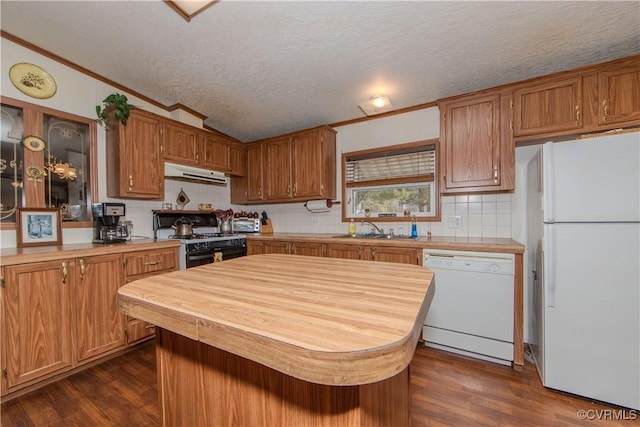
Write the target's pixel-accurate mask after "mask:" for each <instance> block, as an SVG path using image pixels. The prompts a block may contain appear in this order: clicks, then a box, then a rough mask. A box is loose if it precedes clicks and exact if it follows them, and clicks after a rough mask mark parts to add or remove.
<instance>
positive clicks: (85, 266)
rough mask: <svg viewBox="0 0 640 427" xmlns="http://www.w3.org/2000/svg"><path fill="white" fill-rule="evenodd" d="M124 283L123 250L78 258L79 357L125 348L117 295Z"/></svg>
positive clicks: (77, 317) (91, 356)
mask: <svg viewBox="0 0 640 427" xmlns="http://www.w3.org/2000/svg"><path fill="white" fill-rule="evenodd" d="M123 284H124V270H123V268H122V255H121V254H111V255H101V256H92V257H83V258H78V259H76V268H75V281H74V287H73V288H74V291H73V295H74V298H75V299H76V300H75V304H74V307H75V312H76V324H77V337H78V339H77V349H78V354H77V358H78V361H84V360H87V359H91V358H95V357H96V356H100V355H103V354H105V353H107V352H109V351H112V350H116V349H119V348H124V346H125V344H126V340H125V329H124V316H123V315H122V314H121V313H120V310H119V308H118V295H117V293H118V288H119V287H120V286H122V285H123Z"/></svg>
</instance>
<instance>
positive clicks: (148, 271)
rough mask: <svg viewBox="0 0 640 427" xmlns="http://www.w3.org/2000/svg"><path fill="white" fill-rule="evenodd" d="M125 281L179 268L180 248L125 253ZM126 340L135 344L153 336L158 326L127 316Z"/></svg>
mask: <svg viewBox="0 0 640 427" xmlns="http://www.w3.org/2000/svg"><path fill="white" fill-rule="evenodd" d="M123 264H124V282H125V283H129V282H132V281H134V280H138V279H142V278H144V277H149V276H155V275H157V274H162V273H168V272H170V271H176V270H177V269H178V248H166V249H154V250H150V251H140V252H128V253H126V254H124V261H123ZM125 331H126V341H127V344H135V343H137V342H139V341H142V340H144V339H148V338H150V337H153V336H154V335H155V333H156V328H155V326H154V325H152V324H151V323H148V322H145V321H143V320H139V319H135V318H133V317H129V316H126V329H125Z"/></svg>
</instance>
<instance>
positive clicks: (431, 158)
mask: <svg viewBox="0 0 640 427" xmlns="http://www.w3.org/2000/svg"><path fill="white" fill-rule="evenodd" d="M437 146H438V141H437V140H429V141H419V142H414V143H409V144H402V145H396V146H389V147H383V148H378V149H373V150H365V151H358V152H351V153H344V154H343V155H342V163H343V177H342V182H343V196H344V198H345V199H346V203H345V208H344V210H343V214H344V218H343V220H345V221H346V220H347V219H349V218H365V217H371V218H375V219H376V221H380V220H382V221H397V220H398V218H402V217H410V216H413V215H415V216H416V217H418V219H419V220H422V221H435V220H439V219H440V218H439V213H438V201H439V192H438V185H437V179H436V176H437V174H436V171H437V164H438V162H437Z"/></svg>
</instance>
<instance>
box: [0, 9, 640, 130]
mask: <svg viewBox="0 0 640 427" xmlns="http://www.w3.org/2000/svg"><path fill="white" fill-rule="evenodd" d="M0 7H1V10H0V12H1V15H0V16H1V27H2V29H3V30H4V31H6V32H8V33H10V34H12V35H15V36H17V37H20V38H22V39H24V40H26V41H28V42H31V43H33V44H35V45H37V46H39V47H42V48H43V49H46V50H48V51H50V52H52V53H55V54H57V55H59V56H61V57H63V58H65V59H67V60H69V61H71V62H73V63H76V64H78V65H80V66H82V67H84V68H87V69H89V70H91V71H93V72H95V73H97V74H100V75H102V76H105V77H107V78H109V79H111V80H113V81H115V82H117V83H119V84H121V85H124V86H126V87H129V88H131V89H133V90H135V91H137V92H139V93H141V94H143V95H146V96H148V97H150V98H152V99H154V100H156V101H158V102H160V103H162V104H164V105H173V104H176V103H180V104H183V105H186V106H187V107H189V108H191V109H193V110H195V111H198V112H199V113H201V114H203V115H205V116H206V117H207V119H206V120H205V123H206V124H207V125H209V126H211V127H214V128H216V129H218V130H220V131H222V132H224V133H227V134H228V135H231V136H233V137H236V138H238V139H239V140H241V141H251V140H255V139H259V138H263V137H267V136H272V135H278V134H282V133H286V132H290V131H294V130H298V129H303V128H308V127H312V126H316V125H320V124H326V123H336V122H340V121H345V120H351V119H356V118H360V117H363V116H364V114H363V113H362V112H361V111H360V109H359V108H358V107H357V104H358V103H359V102H362V101H365V100H367V99H369V98H370V97H371V95H373V94H376V93H384V94H386V95H387V96H389V98H390V99H391V102H392V103H393V105H394V107H395V108H405V107H410V106H414V105H419V104H423V103H426V102H431V101H435V100H437V99H438V98H442V97H446V96H450V95H455V94H460V93H465V92H470V91H474V90H479V89H484V88H487V87H492V86H497V85H500V84H503V83H509V82H513V81H518V80H522V79H525V78H529V77H534V76H539V75H544V74H548V73H551V72H555V71H561V70H566V69H570V68H574V67H578V66H582V65H588V64H593V63H597V62H603V61H606V60H609V59H614V58H619V57H622V56H627V55H631V54H636V53H639V52H640V2H639V1H630V2H615V1H614V2H592V1H588V2H578V1H571V2H493V1H491V2H457V1H451V2H427V1H413V2H401V1H375V2H373V1H357V2H356V1H349V2H341V1H260V2H253V1H232V0H222V1H220V2H219V3H217V4H216V5H214V6H213V7H210V8H209V9H207V10H205V11H203V12H202V13H201V14H199V15H197V16H196V17H194V18H193V19H192V20H191V22H187V21H185V20H184V19H183V18H182V17H180V16H179V15H178V14H177V13H176V12H175V11H174V10H173V9H171V8H170V7H169V6H168V5H166V4H164V3H163V2H161V1H115V2H114V1H104V2H103V1H44V2H34V1H7V0H2V2H1V3H0Z"/></svg>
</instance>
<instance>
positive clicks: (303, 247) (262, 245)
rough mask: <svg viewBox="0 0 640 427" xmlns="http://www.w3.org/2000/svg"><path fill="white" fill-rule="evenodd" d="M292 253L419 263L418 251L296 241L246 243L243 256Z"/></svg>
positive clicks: (357, 244)
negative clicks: (245, 251) (245, 252)
mask: <svg viewBox="0 0 640 427" xmlns="http://www.w3.org/2000/svg"><path fill="white" fill-rule="evenodd" d="M257 254H293V255H308V256H326V257H331V258H343V259H361V260H368V261H383V262H397V263H403V264H416V265H419V264H420V262H421V254H422V251H421V249H416V248H413V247H401V246H378V245H362V244H359V243H355V242H354V243H321V242H310V241H300V240H291V239H289V240H263V241H256V240H252V239H249V240H248V241H247V255H257Z"/></svg>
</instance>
